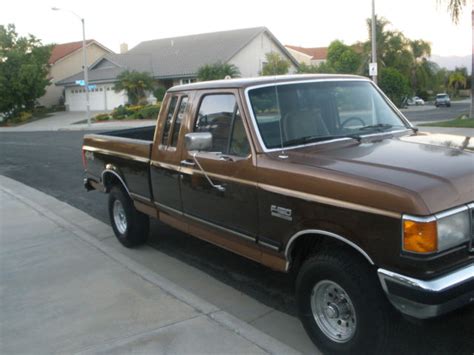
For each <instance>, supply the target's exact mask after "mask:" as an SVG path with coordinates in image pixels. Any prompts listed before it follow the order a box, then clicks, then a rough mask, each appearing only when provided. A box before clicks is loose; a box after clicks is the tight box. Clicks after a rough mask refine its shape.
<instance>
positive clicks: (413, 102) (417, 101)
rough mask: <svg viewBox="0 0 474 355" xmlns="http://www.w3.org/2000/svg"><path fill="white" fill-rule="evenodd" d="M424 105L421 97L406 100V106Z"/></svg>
mask: <svg viewBox="0 0 474 355" xmlns="http://www.w3.org/2000/svg"><path fill="white" fill-rule="evenodd" d="M424 104H425V100H423V99H422V98H421V97H418V96H413V97H412V98H410V99H408V105H416V106H419V105H421V106H423V105H424Z"/></svg>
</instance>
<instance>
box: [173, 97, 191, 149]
mask: <svg viewBox="0 0 474 355" xmlns="http://www.w3.org/2000/svg"><path fill="white" fill-rule="evenodd" d="M187 106H188V97H187V96H183V97H182V98H181V102H180V103H179V110H178V115H177V116H176V119H175V121H174V127H173V136H172V137H171V144H170V145H171V146H172V147H176V144H177V143H178V137H179V130H180V129H181V123H182V122H183V118H184V113H185V112H186V107H187Z"/></svg>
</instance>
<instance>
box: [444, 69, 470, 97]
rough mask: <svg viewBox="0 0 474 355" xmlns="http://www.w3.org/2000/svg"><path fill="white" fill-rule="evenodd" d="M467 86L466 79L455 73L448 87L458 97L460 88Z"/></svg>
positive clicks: (457, 72) (450, 77) (451, 76)
mask: <svg viewBox="0 0 474 355" xmlns="http://www.w3.org/2000/svg"><path fill="white" fill-rule="evenodd" d="M466 84H467V80H466V77H465V76H464V75H463V74H462V73H461V72H459V71H455V72H453V73H452V74H451V75H450V76H449V82H448V87H449V88H451V89H453V90H454V92H455V93H456V95H457V94H458V93H459V89H460V88H465V87H466Z"/></svg>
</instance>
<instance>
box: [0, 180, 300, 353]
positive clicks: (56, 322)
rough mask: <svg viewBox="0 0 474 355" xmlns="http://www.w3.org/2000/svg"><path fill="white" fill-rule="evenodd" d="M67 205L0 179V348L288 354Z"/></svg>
mask: <svg viewBox="0 0 474 355" xmlns="http://www.w3.org/2000/svg"><path fill="white" fill-rule="evenodd" d="M63 205H64V206H65V208H61V207H62V206H63ZM66 206H68V205H66V204H64V203H62V202H60V201H57V200H56V199H54V198H52V197H50V196H47V195H45V194H43V193H42V192H39V191H37V190H34V189H32V188H30V187H28V186H25V185H23V184H21V183H18V182H16V181H14V180H11V179H9V178H6V177H3V176H0V353H5V354H12V353H15V354H16V353H35V354H50V353H87V354H98V353H113V354H117V353H119V354H121V353H128V352H133V353H141V354H143V353H147V354H148V353H153V354H155V353H158V354H163V353H175V354H210V353H214V354H228V353H233V354H264V353H272V354H293V353H296V351H295V350H294V349H292V348H290V347H288V346H286V345H284V344H282V343H281V342H279V341H277V340H276V339H274V338H272V337H270V336H269V335H267V334H265V333H263V332H261V331H259V330H258V329H256V328H254V327H252V326H251V325H249V324H248V323H246V322H243V321H241V320H239V319H237V318H235V317H234V316H232V315H230V314H229V313H227V312H225V311H223V310H221V309H219V308H218V307H217V306H215V305H213V304H211V303H209V302H207V301H205V300H203V299H201V298H200V297H198V296H196V295H194V294H193V293H190V292H188V291H186V290H184V289H182V288H181V287H180V286H177V285H176V284H174V283H172V282H170V281H169V280H167V279H166V278H164V277H162V276H161V275H159V274H157V273H155V272H153V271H151V270H150V269H148V268H146V267H144V266H143V265H142V264H140V263H138V262H136V261H134V260H132V259H131V258H130V257H128V256H126V255H124V254H122V253H120V252H118V251H117V250H116V249H115V248H112V247H110V246H108V245H107V244H106V243H104V240H105V239H106V238H108V237H109V234H107V232H106V231H104V229H103V228H99V227H100V226H101V222H99V221H96V222H94V221H92V222H91V221H90V220H87V221H85V218H82V212H80V211H76V209H75V208H73V207H70V206H69V207H66ZM59 211H61V213H59ZM65 216H69V218H65ZM90 219H91V218H90ZM82 222H83V223H82ZM93 223H97V226H96V227H95V228H94V227H92V224H93ZM83 224H84V227H83V226H82V225H83ZM91 227H92V230H95V231H96V232H95V233H94V234H92V233H91V232H90V230H91Z"/></svg>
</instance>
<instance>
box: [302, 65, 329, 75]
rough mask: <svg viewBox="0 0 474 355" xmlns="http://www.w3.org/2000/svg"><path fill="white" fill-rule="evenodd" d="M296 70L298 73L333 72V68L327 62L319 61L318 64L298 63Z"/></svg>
mask: <svg viewBox="0 0 474 355" xmlns="http://www.w3.org/2000/svg"><path fill="white" fill-rule="evenodd" d="M297 72H298V73H300V74H319V73H321V74H323V73H324V74H331V73H334V69H333V68H332V67H331V66H329V65H328V63H327V62H321V63H319V65H313V64H310V65H308V64H306V63H300V64H299V66H298V70H297Z"/></svg>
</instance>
